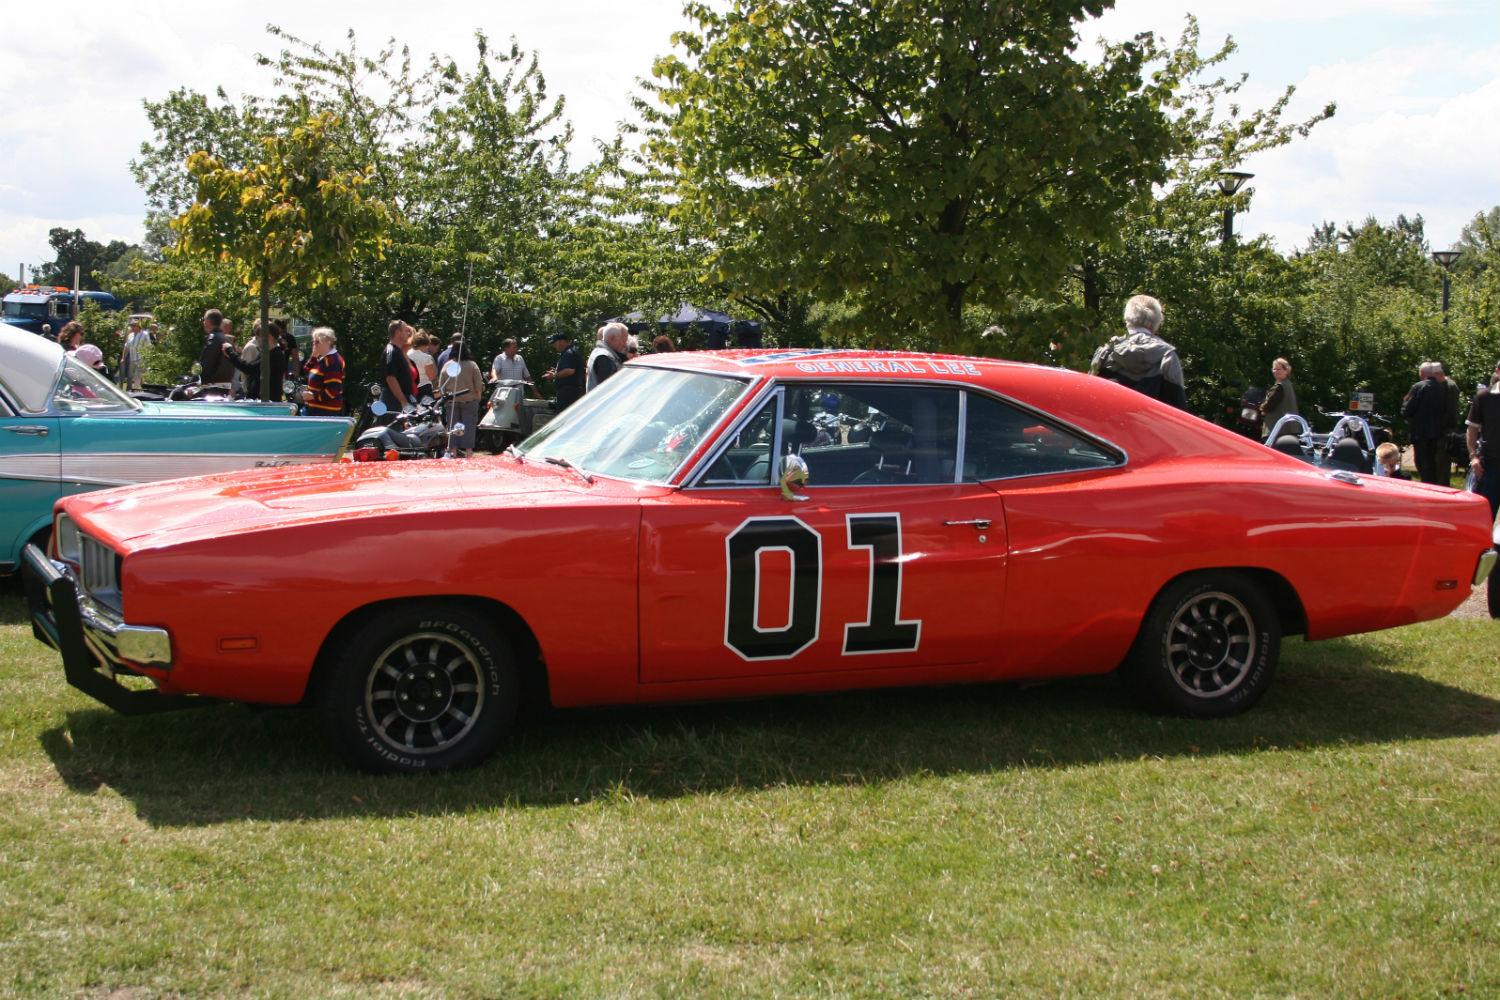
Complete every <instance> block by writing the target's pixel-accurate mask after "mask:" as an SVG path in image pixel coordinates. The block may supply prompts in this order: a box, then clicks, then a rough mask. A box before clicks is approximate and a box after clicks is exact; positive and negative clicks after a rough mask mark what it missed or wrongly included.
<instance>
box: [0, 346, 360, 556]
mask: <svg viewBox="0 0 1500 1000" xmlns="http://www.w3.org/2000/svg"><path fill="white" fill-rule="evenodd" d="M273 413H274V415H273ZM352 427H353V421H350V420H346V419H344V418H342V417H323V418H316V419H314V418H308V417H295V416H292V415H291V413H290V412H289V409H288V406H287V404H276V407H275V408H273V407H272V406H271V404H265V405H263V406H261V407H258V408H257V407H255V406H253V405H245V404H239V403H232V404H219V405H215V404H212V403H143V402H139V401H137V400H134V399H132V398H130V397H129V396H127V395H125V394H124V393H123V392H121V391H120V390H118V389H116V388H115V387H114V386H113V385H112V384H110V382H109V381H108V380H107V379H105V378H104V377H102V376H101V375H100V374H99V373H98V372H96V371H94V370H93V369H92V368H89V367H88V366H86V365H84V364H82V363H81V362H79V361H78V360H77V359H75V358H72V357H69V356H68V355H67V354H66V353H64V351H63V349H62V347H60V346H59V345H58V344H56V343H55V342H53V341H50V340H44V339H42V338H41V337H39V336H37V335H36V334H34V333H27V332H26V331H25V330H20V329H17V328H15V327H13V326H6V325H4V324H0V573H4V572H9V571H12V570H14V569H16V567H17V565H18V562H19V560H20V557H21V549H22V547H23V546H24V545H26V543H27V542H29V541H34V542H36V543H38V545H39V546H40V545H45V544H46V539H47V535H48V533H49V532H50V530H51V528H52V505H53V504H54V503H56V502H57V499H58V497H62V496H66V495H68V494H70V493H78V492H81V491H84V490H97V489H100V488H103V487H108V486H119V485H121V484H124V483H142V482H152V481H155V480H161V479H175V478H178V477H181V476H192V475H199V474H202V473H205V472H222V471H226V470H229V469H248V468H252V467H255V466H266V465H291V464H298V463H304V462H314V463H315V462H330V463H331V462H333V461H335V460H337V458H338V457H339V453H340V450H341V449H342V448H343V447H344V444H345V442H346V441H347V440H348V437H349V432H350V430H351V428H352Z"/></svg>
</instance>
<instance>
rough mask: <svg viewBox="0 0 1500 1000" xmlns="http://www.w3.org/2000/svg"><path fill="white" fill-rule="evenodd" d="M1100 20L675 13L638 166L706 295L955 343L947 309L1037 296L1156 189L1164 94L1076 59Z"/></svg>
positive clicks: (814, 5)
mask: <svg viewBox="0 0 1500 1000" xmlns="http://www.w3.org/2000/svg"><path fill="white" fill-rule="evenodd" d="M1106 5H1107V4H1106V3H1104V2H1100V0H1054V2H1050V3H1047V4H997V3H988V2H982V0H783V2H772V0H736V2H734V3H733V4H732V5H730V7H729V8H728V9H727V10H725V11H722V12H721V11H719V10H717V9H714V8H711V7H709V6H707V5H705V4H700V3H690V4H689V5H688V6H687V8H686V12H687V15H688V17H689V18H690V19H691V20H692V21H693V22H694V25H695V27H694V28H693V29H692V30H688V31H684V32H681V33H679V34H678V35H676V36H675V41H676V42H677V43H678V44H679V45H680V46H681V47H682V48H683V50H684V55H681V56H678V55H672V56H668V57H665V58H662V59H659V60H658V61H657V63H656V65H655V67H654V69H653V72H654V74H655V77H656V82H655V83H653V84H651V85H650V88H649V89H650V95H651V97H652V98H653V99H654V100H655V102H656V105H657V107H658V108H659V112H658V118H657V120H656V122H655V123H654V131H655V136H654V139H653V142H652V144H651V151H652V154H653V155H654V156H655V157H656V158H657V159H658V160H659V162H661V163H662V164H664V165H665V166H666V167H667V168H668V169H669V170H670V171H672V172H673V173H674V174H675V175H676V177H677V181H678V183H677V186H676V191H675V195H676V197H677V199H678V201H677V205H676V211H677V212H679V213H681V214H683V215H685V216H689V217H692V218H694V219H695V220H698V224H699V226H700V227H701V228H702V229H703V230H705V231H706V232H709V233H711V234H714V235H715V238H716V240H717V242H716V245H715V247H714V254H713V262H714V264H715V266H716V274H715V277H716V278H718V279H719V280H724V281H726V282H729V283H731V284H733V285H734V286H736V287H738V288H741V289H743V290H745V291H746V292H747V293H749V294H755V295H762V296H764V295H776V294H778V293H780V292H782V291H783V290H786V289H788V288H806V289H809V290H811V291H812V292H813V294H814V295H815V296H816V297H817V298H818V299H820V300H822V301H825V302H837V301H840V300H847V302H846V308H845V310H844V313H843V318H842V319H840V320H838V321H837V322H838V323H839V325H842V326H844V327H856V328H858V327H863V328H865V329H869V330H875V329H879V330H882V331H886V333H887V334H888V335H890V336H892V337H896V336H900V335H902V334H907V333H912V332H921V333H930V334H931V336H932V339H933V340H934V341H935V343H936V344H937V346H940V347H947V348H952V347H958V346H963V344H964V343H965V338H964V335H963V318H964V309H965V307H966V306H967V305H970V304H979V305H997V306H1003V305H1004V304H1005V303H1007V302H1008V301H1009V300H1010V299H1011V298H1013V297H1015V296H1017V295H1025V294H1031V293H1043V294H1045V293H1047V292H1050V291H1051V290H1052V289H1055V288H1056V287H1057V283H1058V280H1059V278H1060V276H1061V275H1062V274H1063V273H1064V272H1065V271H1066V270H1067V268H1068V267H1069V266H1070V265H1071V264H1072V263H1073V262H1074V260H1073V259H1070V253H1071V248H1072V247H1073V246H1074V245H1075V244H1078V243H1088V242H1091V241H1096V240H1102V239H1104V238H1106V237H1107V236H1108V235H1109V234H1110V231H1111V229H1112V227H1113V225H1114V219H1115V216H1116V213H1117V211H1118V210H1119V209H1120V208H1121V207H1122V206H1123V205H1126V204H1128V203H1130V202H1131V201H1132V200H1134V199H1137V198H1141V197H1144V196H1146V195H1148V194H1149V191H1150V189H1151V185H1152V184H1154V183H1158V182H1161V181H1163V180H1165V179H1166V174H1165V169H1164V166H1163V164H1164V162H1165V159H1166V157H1167V156H1168V154H1170V153H1171V151H1172V150H1173V148H1174V135H1173V132H1172V129H1171V127H1170V123H1169V122H1168V120H1167V118H1166V116H1165V115H1164V114H1163V112H1162V104H1163V102H1164V101H1165V100H1166V99H1167V97H1168V96H1170V94H1171V93H1172V90H1173V88H1174V87H1175V86H1176V81H1175V79H1173V78H1172V77H1171V74H1170V73H1169V72H1163V73H1159V74H1157V75H1156V76H1155V77H1154V78H1153V79H1150V80H1144V79H1142V73H1141V70H1142V68H1143V66H1144V63H1145V59H1146V57H1147V55H1148V54H1149V52H1148V50H1147V47H1146V46H1144V45H1143V44H1141V43H1140V42H1139V41H1136V42H1129V43H1125V44H1123V45H1119V46H1115V47H1113V48H1111V49H1110V50H1109V51H1108V52H1107V53H1106V54H1105V56H1104V57H1103V58H1101V59H1100V60H1099V61H1098V62H1097V63H1088V62H1085V61H1083V60H1081V59H1079V58H1078V57H1077V55H1076V52H1075V49H1076V47H1077V44H1078V34H1077V29H1078V24H1079V22H1080V21H1081V20H1082V19H1083V18H1085V17H1086V16H1089V15H1096V14H1098V13H1099V12H1100V11H1101V10H1102V9H1103V7H1104V6H1106ZM719 234H723V235H722V238H720V237H719Z"/></svg>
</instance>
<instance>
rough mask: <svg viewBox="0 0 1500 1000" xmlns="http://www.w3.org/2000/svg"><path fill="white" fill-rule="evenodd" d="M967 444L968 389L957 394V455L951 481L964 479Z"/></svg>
mask: <svg viewBox="0 0 1500 1000" xmlns="http://www.w3.org/2000/svg"><path fill="white" fill-rule="evenodd" d="M968 444H969V390H967V389H965V390H964V391H963V392H961V393H959V394H958V456H957V457H956V458H955V459H954V460H953V482H954V484H955V485H957V484H958V483H961V482H963V481H964V449H965V448H966V447H968Z"/></svg>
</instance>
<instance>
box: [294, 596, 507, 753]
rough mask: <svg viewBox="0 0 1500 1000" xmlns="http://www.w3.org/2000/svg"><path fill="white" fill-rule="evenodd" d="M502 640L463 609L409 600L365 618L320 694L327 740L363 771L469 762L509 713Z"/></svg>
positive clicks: (490, 742)
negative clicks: (403, 606) (402, 606)
mask: <svg viewBox="0 0 1500 1000" xmlns="http://www.w3.org/2000/svg"><path fill="white" fill-rule="evenodd" d="M516 704H517V684H516V671H515V666H514V660H513V657H512V655H511V651H510V647H509V645H508V644H507V643H506V642H505V639H504V638H503V637H502V636H501V635H500V634H499V633H498V632H497V631H496V630H495V628H494V627H493V626H492V625H490V624H489V622H487V621H485V620H484V619H483V617H482V616H480V615H478V614H475V613H474V612H471V611H469V610H467V609H462V608H460V609H445V608H441V607H439V606H437V605H432V606H427V607H422V606H414V607H411V608H406V609H402V610H398V611H394V612H382V614H380V615H379V616H378V617H374V616H372V617H370V618H368V619H366V620H365V622H364V623H363V624H362V625H360V626H359V627H358V628H357V630H356V631H355V633H354V636H353V638H352V640H351V641H350V643H349V646H348V648H347V649H346V650H345V652H344V655H343V656H342V657H341V658H340V659H339V660H338V662H337V663H336V664H335V665H334V667H333V669H332V671H331V673H330V675H329V676H328V677H327V679H326V682H325V683H324V685H323V687H322V690H321V693H320V709H321V712H322V716H323V725H324V728H325V730H326V731H327V734H328V736H329V738H330V740H331V741H332V742H333V743H334V745H335V746H337V747H338V748H339V749H340V750H342V751H343V752H344V753H345V754H347V755H348V756H349V757H350V758H351V759H352V760H353V761H354V763H355V764H357V765H358V766H360V767H361V768H364V769H365V770H370V771H385V772H391V771H396V772H419V771H441V770H446V769H449V768H455V767H467V766H470V765H473V764H477V763H479V762H480V761H482V760H484V759H485V758H486V757H488V756H489V755H490V754H491V753H493V752H494V750H495V747H496V746H497V745H498V744H499V742H500V739H501V738H502V737H503V736H504V735H505V733H506V731H507V730H508V729H509V728H510V726H511V724H512V723H513V722H514V721H515V715H516Z"/></svg>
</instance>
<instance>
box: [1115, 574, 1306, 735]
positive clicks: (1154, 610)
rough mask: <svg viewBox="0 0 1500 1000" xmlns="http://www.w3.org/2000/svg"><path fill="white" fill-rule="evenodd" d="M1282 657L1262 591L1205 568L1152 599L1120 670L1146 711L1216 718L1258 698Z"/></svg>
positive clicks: (1237, 576) (1242, 578) (1273, 613)
mask: <svg viewBox="0 0 1500 1000" xmlns="http://www.w3.org/2000/svg"><path fill="white" fill-rule="evenodd" d="M1280 653H1281V623H1280V621H1279V619H1278V618H1277V615H1276V610H1275V608H1274V607H1272V605H1271V602H1270V601H1269V600H1267V599H1266V597H1265V595H1264V594H1263V593H1261V590H1260V588H1259V587H1257V586H1256V585H1255V583H1254V582H1253V581H1251V580H1250V579H1249V578H1247V577H1245V576H1244V575H1242V574H1240V573H1235V572H1232V571H1229V570H1211V571H1206V572H1202V573H1193V574H1190V575H1188V576H1185V577H1182V578H1181V579H1178V580H1176V581H1174V582H1173V583H1171V584H1169V585H1168V586H1167V587H1166V588H1165V589H1164V590H1162V592H1161V593H1160V594H1158V595H1157V597H1156V600H1155V601H1153V602H1152V603H1151V607H1150V608H1149V609H1148V610H1147V612H1146V617H1145V618H1144V619H1143V620H1142V622H1141V630H1140V633H1139V634H1138V635H1137V636H1136V640H1135V644H1134V645H1133V646H1132V647H1131V650H1130V653H1129V656H1128V657H1127V658H1126V661H1125V664H1124V665H1123V667H1122V670H1121V673H1122V675H1123V678H1124V680H1125V682H1126V684H1127V685H1128V686H1129V688H1130V690H1131V692H1132V693H1133V694H1134V695H1135V696H1136V698H1137V700H1139V701H1140V702H1142V703H1143V704H1145V705H1146V706H1147V707H1149V708H1152V709H1155V710H1158V711H1165V712H1171V713H1173V714H1176V715H1186V716H1191V717H1194V718H1200V719H1207V718H1218V717H1221V716H1226V715H1234V714H1237V713H1239V712H1243V711H1245V710H1246V709H1248V708H1249V707H1250V706H1251V705H1254V704H1255V703H1256V702H1257V701H1259V700H1260V698H1261V696H1262V695H1264V694H1265V693H1266V689H1267V688H1268V687H1270V684H1271V678H1272V677H1273V676H1274V675H1275V673H1276V663H1277V660H1278V659H1279V657H1280Z"/></svg>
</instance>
